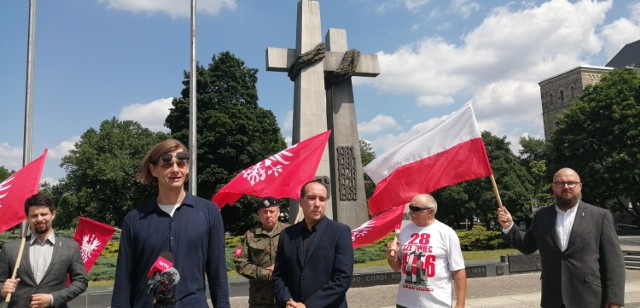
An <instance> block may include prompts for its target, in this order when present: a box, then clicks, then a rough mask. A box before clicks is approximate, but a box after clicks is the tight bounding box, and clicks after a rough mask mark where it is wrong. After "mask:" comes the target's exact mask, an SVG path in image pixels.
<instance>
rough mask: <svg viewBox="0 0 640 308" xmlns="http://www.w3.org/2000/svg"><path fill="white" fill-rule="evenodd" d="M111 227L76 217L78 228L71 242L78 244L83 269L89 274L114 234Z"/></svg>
mask: <svg viewBox="0 0 640 308" xmlns="http://www.w3.org/2000/svg"><path fill="white" fill-rule="evenodd" d="M115 230H116V228H114V227H113V226H110V225H107V224H103V223H101V222H97V221H94V220H91V219H89V218H85V217H82V216H80V217H78V226H77V227H76V233H75V235H74V236H73V240H75V241H76V242H77V243H78V246H79V248H80V256H81V257H82V261H83V262H84V268H85V270H86V271H87V273H89V271H90V270H91V267H93V264H94V263H96V261H97V260H98V257H100V254H101V253H102V250H103V249H104V248H105V247H106V246H107V244H108V243H109V241H110V240H111V236H113V232H115Z"/></svg>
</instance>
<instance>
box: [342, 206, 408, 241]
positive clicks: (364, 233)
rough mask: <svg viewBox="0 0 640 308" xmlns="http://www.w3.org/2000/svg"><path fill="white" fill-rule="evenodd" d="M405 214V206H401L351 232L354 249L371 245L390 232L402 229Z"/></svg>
mask: <svg viewBox="0 0 640 308" xmlns="http://www.w3.org/2000/svg"><path fill="white" fill-rule="evenodd" d="M403 213H404V204H400V205H397V206H394V207H393V208H391V209H389V210H387V211H386V212H384V213H382V214H380V215H378V216H376V217H374V218H372V219H371V220H369V221H367V222H365V223H363V224H362V225H361V226H360V227H358V228H356V229H353V230H352V231H351V243H352V246H353V248H358V247H360V246H364V245H368V244H371V243H373V242H375V241H377V240H379V239H381V238H383V237H384V236H385V235H387V234H389V232H391V231H393V230H396V229H400V223H401V222H402V215H403Z"/></svg>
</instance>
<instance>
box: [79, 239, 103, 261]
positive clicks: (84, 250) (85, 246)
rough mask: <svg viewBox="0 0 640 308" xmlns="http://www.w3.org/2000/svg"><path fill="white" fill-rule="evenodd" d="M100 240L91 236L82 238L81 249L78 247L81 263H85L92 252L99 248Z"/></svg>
mask: <svg viewBox="0 0 640 308" xmlns="http://www.w3.org/2000/svg"><path fill="white" fill-rule="evenodd" d="M100 244H101V243H100V240H99V239H98V238H97V237H96V236H95V235H93V234H87V235H83V236H82V247H80V255H81V256H82V261H83V262H87V260H88V259H89V257H91V255H92V254H93V252H94V251H95V250H96V248H98V247H99V246H100Z"/></svg>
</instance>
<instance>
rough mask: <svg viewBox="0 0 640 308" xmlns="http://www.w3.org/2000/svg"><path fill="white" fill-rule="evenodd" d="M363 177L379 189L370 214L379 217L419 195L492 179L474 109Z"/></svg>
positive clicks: (422, 135) (405, 146) (369, 168)
mask: <svg viewBox="0 0 640 308" xmlns="http://www.w3.org/2000/svg"><path fill="white" fill-rule="evenodd" d="M364 170H365V172H366V173H367V174H368V175H369V176H370V177H371V179H372V180H373V181H374V182H375V183H376V184H377V185H376V189H375V191H374V193H373V196H372V197H371V199H369V211H370V212H371V214H372V215H377V214H379V213H381V212H383V211H385V210H387V209H389V208H392V207H394V206H396V205H400V204H406V203H407V202H409V201H411V198H413V196H415V195H416V194H424V193H430V192H432V191H434V190H437V189H439V188H442V187H446V186H450V185H454V184H457V183H460V182H464V181H468V180H471V179H475V178H481V177H486V176H490V175H491V174H493V171H492V170H491V165H490V164H489V158H488V157H487V152H486V151H485V148H484V143H483V142H482V136H481V134H480V130H479V129H478V124H477V123H476V118H475V116H474V114H473V108H472V107H471V105H470V104H467V105H465V106H464V107H462V109H460V110H458V111H456V112H454V113H452V114H451V115H449V116H448V117H447V118H446V119H444V120H443V121H442V122H440V123H438V124H437V125H436V126H434V127H432V128H430V129H427V130H424V131H422V132H420V133H419V134H418V135H416V136H414V137H412V138H411V139H409V140H407V141H405V142H404V143H402V144H400V145H398V146H396V147H395V148H394V149H392V150H390V151H389V152H387V153H384V154H383V155H381V156H380V157H378V158H376V159H375V160H373V161H372V162H371V163H369V164H368V165H367V166H366V167H364Z"/></svg>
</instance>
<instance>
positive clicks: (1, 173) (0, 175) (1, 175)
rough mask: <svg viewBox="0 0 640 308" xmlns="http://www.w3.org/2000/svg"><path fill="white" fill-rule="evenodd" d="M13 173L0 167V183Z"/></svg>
mask: <svg viewBox="0 0 640 308" xmlns="http://www.w3.org/2000/svg"><path fill="white" fill-rule="evenodd" d="M14 172H15V171H13V170H11V171H9V169H7V168H5V167H4V166H0V183H1V182H2V181H4V180H6V179H7V178H8V177H9V176H11V175H12V174H13V173H14Z"/></svg>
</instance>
